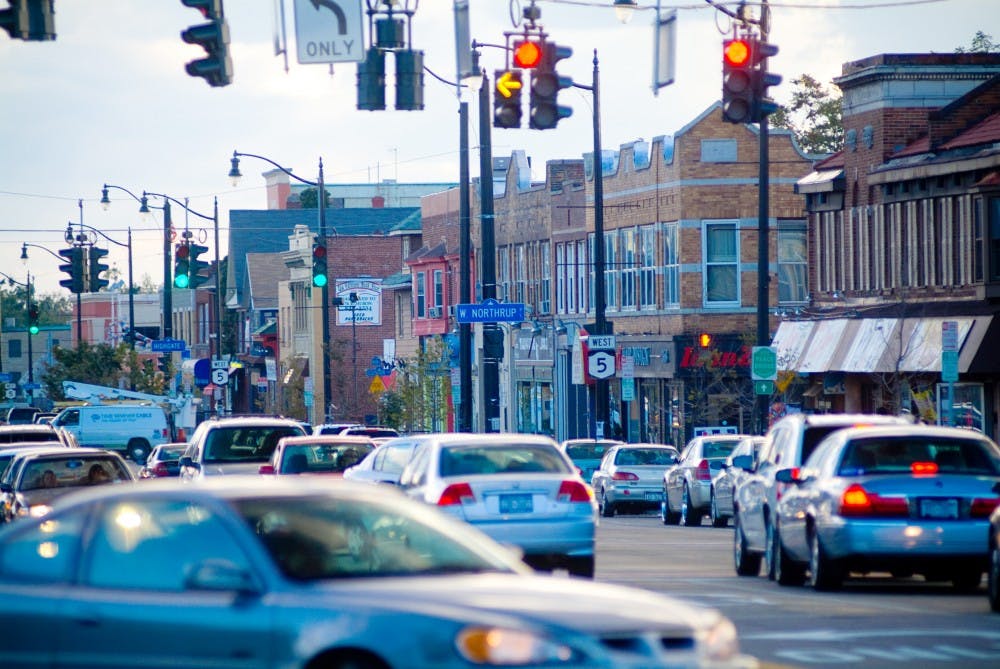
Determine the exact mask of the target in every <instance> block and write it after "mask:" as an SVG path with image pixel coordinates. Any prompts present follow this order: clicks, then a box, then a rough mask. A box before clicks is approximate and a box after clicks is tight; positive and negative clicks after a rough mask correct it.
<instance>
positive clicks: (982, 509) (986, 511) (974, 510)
mask: <svg viewBox="0 0 1000 669" xmlns="http://www.w3.org/2000/svg"><path fill="white" fill-rule="evenodd" d="M998 506H1000V497H977V498H976V499H974V500H972V504H971V505H970V506H969V515H970V516H972V517H973V518H989V517H990V514H991V513H993V510H994V509H996V508H997V507H998Z"/></svg>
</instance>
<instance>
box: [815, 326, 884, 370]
mask: <svg viewBox="0 0 1000 669" xmlns="http://www.w3.org/2000/svg"><path fill="white" fill-rule="evenodd" d="M855 322H856V323H857V328H856V329H855V331H854V333H853V336H850V334H848V336H850V340H849V341H850V346H849V347H848V348H847V350H846V351H845V352H844V355H843V357H842V358H841V359H840V360H839V361H838V360H834V361H832V362H831V367H830V369H832V370H837V371H841V372H862V373H864V372H891V371H895V364H894V362H895V360H894V358H895V357H896V356H895V355H894V354H890V353H889V351H890V348H891V349H892V350H893V351H895V350H898V346H897V340H898V333H897V332H896V329H897V327H899V321H898V319H896V318H861V319H857V320H856V321H855ZM890 344H891V346H890Z"/></svg>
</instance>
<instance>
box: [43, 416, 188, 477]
mask: <svg viewBox="0 0 1000 669" xmlns="http://www.w3.org/2000/svg"><path fill="white" fill-rule="evenodd" d="M52 425H54V426H55V427H58V428H62V429H64V430H66V431H67V432H70V433H71V434H72V435H73V436H74V437H76V441H77V442H78V443H79V444H80V445H81V446H87V447H90V448H106V449H108V450H113V451H117V452H119V453H121V454H122V455H124V456H125V457H128V458H131V459H132V460H133V461H135V462H136V463H137V464H139V465H141V464H142V463H144V462H146V458H148V457H149V452H150V451H152V450H153V447H154V446H159V445H160V444H166V443H169V442H170V426H169V425H168V424H167V416H166V414H165V413H164V412H163V409H161V408H160V407H158V406H155V405H152V404H93V405H90V404H88V405H84V406H76V407H68V408H66V409H63V410H62V411H60V412H59V415H57V416H56V417H55V418H53V419H52Z"/></svg>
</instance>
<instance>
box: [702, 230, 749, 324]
mask: <svg viewBox="0 0 1000 669" xmlns="http://www.w3.org/2000/svg"><path fill="white" fill-rule="evenodd" d="M702 235H703V244H702V248H703V249H704V265H705V272H704V278H703V283H704V294H705V299H704V301H705V305H706V306H715V307H718V306H730V305H738V304H739V302H740V265H739V261H740V241H739V225H738V221H734V220H729V221H705V222H704V223H703V224H702Z"/></svg>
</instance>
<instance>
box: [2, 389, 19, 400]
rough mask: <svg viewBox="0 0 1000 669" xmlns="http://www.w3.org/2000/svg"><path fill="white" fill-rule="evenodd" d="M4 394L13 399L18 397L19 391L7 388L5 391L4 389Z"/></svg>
mask: <svg viewBox="0 0 1000 669" xmlns="http://www.w3.org/2000/svg"><path fill="white" fill-rule="evenodd" d="M3 396H4V397H6V398H7V399H9V400H12V399H14V398H15V397H17V391H16V390H5V391H3Z"/></svg>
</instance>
